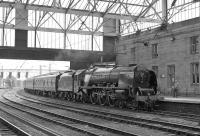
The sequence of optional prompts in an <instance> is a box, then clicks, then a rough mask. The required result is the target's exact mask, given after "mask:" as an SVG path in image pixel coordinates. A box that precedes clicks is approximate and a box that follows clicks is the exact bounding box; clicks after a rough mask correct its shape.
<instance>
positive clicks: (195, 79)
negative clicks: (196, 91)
mask: <svg viewBox="0 0 200 136" xmlns="http://www.w3.org/2000/svg"><path fill="white" fill-rule="evenodd" d="M191 81H192V84H193V85H195V84H199V63H191Z"/></svg>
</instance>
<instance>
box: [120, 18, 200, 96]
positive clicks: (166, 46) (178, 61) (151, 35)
mask: <svg viewBox="0 0 200 136" xmlns="http://www.w3.org/2000/svg"><path fill="white" fill-rule="evenodd" d="M199 45H200V18H194V19H190V20H186V21H182V22H179V23H174V24H171V25H168V26H161V27H159V28H156V29H152V30H147V31H144V32H139V33H135V34H132V35H128V36H125V37H121V38H120V39H119V44H118V45H116V52H117V58H116V62H117V63H118V64H119V65H126V66H128V65H134V64H143V65H145V66H146V67H148V68H150V69H152V70H154V71H155V72H156V75H157V78H158V84H159V90H160V91H161V93H162V94H164V95H171V93H172V92H171V90H172V87H173V85H174V83H175V81H176V80H177V82H178V83H179V88H180V89H179V92H178V94H179V95H183V96H196V95H200V88H199V62H200V54H199V51H200V49H199Z"/></svg>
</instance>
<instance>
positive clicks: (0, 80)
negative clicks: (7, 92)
mask: <svg viewBox="0 0 200 136" xmlns="http://www.w3.org/2000/svg"><path fill="white" fill-rule="evenodd" d="M0 64H1V63H0ZM1 86H2V87H3V65H2V64H1V77H0V87H1Z"/></svg>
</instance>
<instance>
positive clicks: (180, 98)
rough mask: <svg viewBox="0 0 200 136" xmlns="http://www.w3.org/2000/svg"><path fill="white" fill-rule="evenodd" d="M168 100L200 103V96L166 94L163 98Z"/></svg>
mask: <svg viewBox="0 0 200 136" xmlns="http://www.w3.org/2000/svg"><path fill="white" fill-rule="evenodd" d="M161 101H166V102H179V103H194V104H200V98H197V97H181V96H180V97H170V96H164V98H163V100H161Z"/></svg>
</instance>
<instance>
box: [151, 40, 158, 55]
mask: <svg viewBox="0 0 200 136" xmlns="http://www.w3.org/2000/svg"><path fill="white" fill-rule="evenodd" d="M157 57H158V44H157V43H155V44H152V58H157Z"/></svg>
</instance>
